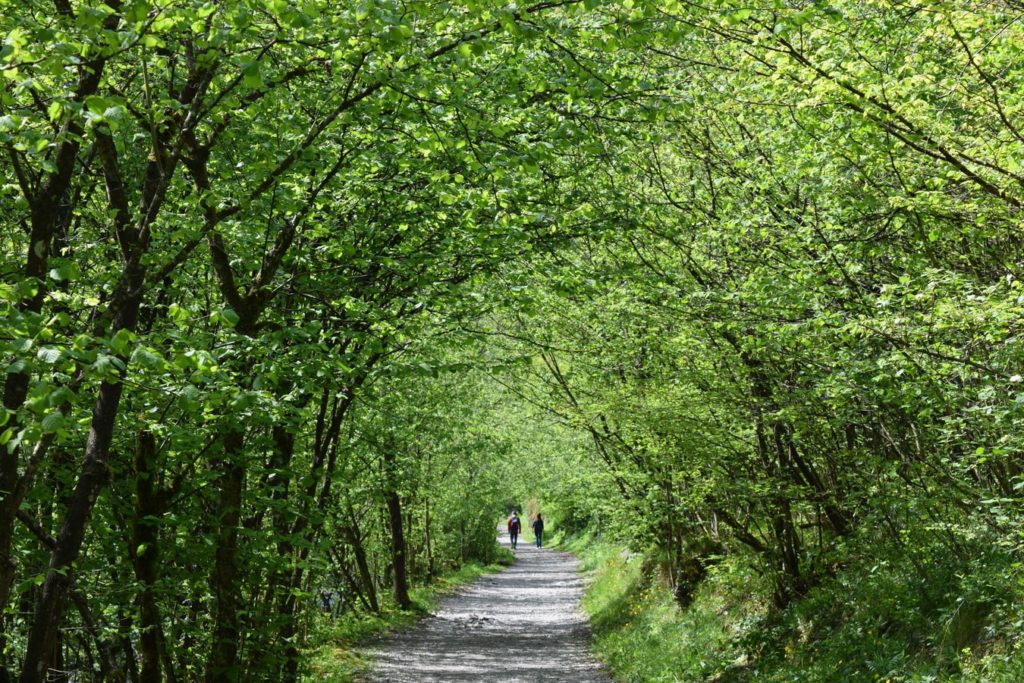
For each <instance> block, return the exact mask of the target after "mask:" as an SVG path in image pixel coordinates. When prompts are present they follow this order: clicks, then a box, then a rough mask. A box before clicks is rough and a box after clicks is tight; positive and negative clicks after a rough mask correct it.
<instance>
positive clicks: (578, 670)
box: [365, 534, 611, 683]
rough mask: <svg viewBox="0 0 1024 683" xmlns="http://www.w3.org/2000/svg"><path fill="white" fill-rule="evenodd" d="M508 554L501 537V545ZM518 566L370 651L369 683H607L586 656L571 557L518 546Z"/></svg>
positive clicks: (586, 633) (579, 583) (585, 628)
mask: <svg viewBox="0 0 1024 683" xmlns="http://www.w3.org/2000/svg"><path fill="white" fill-rule="evenodd" d="M500 541H501V543H502V544H503V545H504V546H505V547H508V545H509V539H508V536H507V534H506V535H503V536H502V537H501V539H500ZM515 552H516V563H515V564H514V565H512V566H511V567H509V568H508V569H506V570H505V571H503V572H501V573H499V574H491V575H488V576H484V577H482V578H480V579H479V580H477V581H476V582H475V583H473V584H471V585H469V586H467V587H465V588H463V589H462V590H460V591H459V592H458V593H456V594H455V595H453V596H451V597H449V598H446V599H445V600H443V601H442V602H441V603H440V604H439V605H438V608H437V610H436V611H435V613H434V614H432V615H431V616H430V617H428V618H426V619H424V620H422V621H421V622H419V623H418V624H416V625H415V626H413V627H411V628H409V629H405V630H402V631H399V632H397V633H393V634H391V635H389V636H387V637H386V638H384V639H382V640H381V641H379V642H377V643H376V644H374V645H373V646H371V652H370V653H369V655H370V656H371V657H372V658H373V659H374V660H375V661H374V665H373V668H372V669H371V671H370V673H369V675H368V677H367V678H366V679H365V680H366V681H372V682H374V683H385V682H387V683H406V682H408V683H412V682H413V681H415V682H416V683H423V682H428V681H439V682H440V681H444V682H445V683H457V682H459V681H473V682H474V683H488V682H492V681H493V682H495V683H497V682H499V681H500V682H501V683H541V682H545V681H547V682H550V683H555V682H556V681H557V682H559V683H611V678H610V677H609V676H608V675H607V674H606V673H605V672H604V671H603V670H602V669H601V665H600V664H599V663H598V662H597V660H596V659H594V658H593V656H592V655H591V654H590V639H591V633H590V625H589V623H588V622H587V617H586V616H585V615H584V614H583V612H582V611H581V610H580V604H579V603H580V598H581V596H582V594H583V589H584V587H585V585H584V580H583V578H582V577H581V576H580V575H579V573H578V572H577V568H578V561H577V560H576V558H575V557H573V556H572V555H569V554H567V553H561V552H557V551H555V550H551V549H548V548H540V549H538V548H536V547H534V546H533V545H532V544H528V543H526V542H524V541H523V540H522V538H520V541H519V547H518V549H517V550H516V551H515Z"/></svg>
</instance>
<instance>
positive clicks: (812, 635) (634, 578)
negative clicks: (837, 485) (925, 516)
mask: <svg viewBox="0 0 1024 683" xmlns="http://www.w3.org/2000/svg"><path fill="white" fill-rule="evenodd" d="M562 546H563V547H564V548H566V549H568V550H570V551H573V552H575V553H576V554H577V555H578V556H579V557H580V558H581V560H582V566H583V569H584V570H586V571H589V572H590V573H591V582H590V585H589V588H588V590H587V593H586V595H585V597H584V607H585V608H586V610H587V612H588V613H589V614H590V616H591V620H592V623H593V626H594V631H595V643H594V647H595V651H596V653H597V655H598V656H599V657H600V658H601V659H602V661H604V662H605V664H606V665H607V666H608V668H609V670H610V671H612V673H613V675H614V676H615V677H616V679H617V680H618V681H622V682H629V683H632V682H637V683H640V682H643V683H655V682H662V681H664V682H669V681H672V682H680V681H714V682H718V683H748V682H753V681H758V682H760V681H767V682H769V683H774V682H778V683H783V682H786V683H789V682H808V683H810V682H819V681H820V682H830V681H837V682H838V681H852V682H859V681H865V682H867V681H871V682H875V681H887V682H891V683H933V682H939V681H943V682H946V681H948V682H952V681H965V682H968V683H983V682H992V683H1003V682H1006V683H1010V682H1013V681H1024V650H1022V645H1024V639H1022V637H1021V635H1022V633H1024V612H1022V610H1021V607H1020V606H1021V605H1022V604H1024V580H1022V572H1021V567H1020V566H1019V565H1018V564H1014V563H1013V562H1011V561H1010V560H1009V559H1008V558H1007V557H1005V556H999V555H989V556H979V557H978V558H977V561H976V562H974V563H967V564H957V563H953V562H947V563H946V564H945V565H944V563H943V558H941V557H935V558H931V560H932V562H931V564H930V565H928V572H929V575H928V579H927V580H924V581H922V580H921V579H920V578H916V576H917V575H916V574H915V573H914V572H912V571H909V570H908V566H907V565H906V564H905V563H901V562H899V561H898V558H897V559H896V560H890V561H887V562H886V563H883V564H879V563H876V562H867V561H864V562H860V563H858V562H851V563H850V564H849V565H847V566H845V567H843V568H842V570H840V571H838V572H836V573H835V575H834V576H833V577H832V578H830V579H828V580H825V581H821V582H820V583H819V584H818V585H817V586H816V587H815V588H813V589H812V590H810V591H809V592H808V593H807V595H806V596H805V597H804V598H803V599H800V600H797V601H796V602H794V603H792V604H790V605H789V606H788V607H787V609H785V610H782V611H781V612H780V611H778V610H775V609H773V608H772V607H771V604H770V600H769V596H770V594H771V591H770V588H769V586H768V585H767V583H766V581H765V580H764V578H763V577H761V576H759V575H758V573H757V572H756V571H754V569H753V568H752V565H750V564H749V563H747V564H746V565H745V564H744V563H743V562H740V561H737V560H736V559H735V558H734V559H731V560H729V561H728V562H726V561H723V562H720V563H719V564H716V565H714V566H712V568H711V570H710V572H709V575H708V577H707V578H706V579H705V580H704V581H703V582H702V583H701V584H700V585H699V586H698V587H697V589H696V591H695V593H694V598H693V601H692V603H691V604H690V605H689V606H688V607H687V608H685V609H680V608H679V607H678V606H677V604H676V603H675V601H674V600H673V599H672V592H671V590H670V589H669V587H668V586H667V585H665V583H664V581H663V579H662V578H661V574H662V572H661V571H659V568H658V563H657V562H656V561H655V560H654V559H653V555H651V554H647V555H645V554H638V553H630V552H627V551H624V550H623V549H622V547H621V546H619V545H615V544H613V543H611V542H609V541H608V540H601V541H595V540H594V539H593V538H591V537H589V536H579V537H575V538H572V539H568V540H566V541H564V542H563V544H562ZM947 565H948V566H947ZM918 567H919V568H920V565H919V566H918Z"/></svg>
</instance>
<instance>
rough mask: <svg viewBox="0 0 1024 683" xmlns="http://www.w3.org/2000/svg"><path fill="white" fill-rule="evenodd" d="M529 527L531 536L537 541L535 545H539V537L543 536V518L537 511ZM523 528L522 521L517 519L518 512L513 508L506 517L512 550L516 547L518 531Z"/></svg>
mask: <svg viewBox="0 0 1024 683" xmlns="http://www.w3.org/2000/svg"><path fill="white" fill-rule="evenodd" d="M530 527H531V528H532V529H533V537H534V539H535V540H536V541H537V547H538V548H539V547H540V545H541V538H542V537H543V536H544V519H543V518H542V517H541V516H540V513H539V512H538V513H537V516H536V517H534V518H533V522H531V524H530ZM522 530H523V522H522V520H520V519H519V514H518V513H516V512H515V511H514V510H513V511H512V515H511V516H510V517H509V518H508V538H509V543H510V545H511V546H512V550H515V549H516V545H517V543H518V540H519V532H521V531H522Z"/></svg>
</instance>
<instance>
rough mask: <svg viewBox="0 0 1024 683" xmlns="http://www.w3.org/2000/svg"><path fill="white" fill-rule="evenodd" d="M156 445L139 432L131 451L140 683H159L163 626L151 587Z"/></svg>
mask: <svg viewBox="0 0 1024 683" xmlns="http://www.w3.org/2000/svg"><path fill="white" fill-rule="evenodd" d="M155 460H156V441H155V439H154V438H153V434H152V433H151V432H147V431H143V432H140V433H139V435H138V438H137V441H136V450H135V515H134V519H132V546H131V549H130V550H131V556H132V564H133V565H134V568H135V578H136V579H137V580H138V582H139V585H140V586H141V587H142V590H141V592H140V593H139V598H138V600H139V657H140V659H141V665H140V668H139V681H140V683H161V681H162V680H163V679H162V676H161V663H162V661H163V656H162V653H161V651H160V650H161V648H162V647H163V642H164V639H163V624H162V619H161V616H160V608H159V606H158V604H157V599H156V594H155V591H154V587H155V585H156V582H157V578H158V576H159V564H160V539H159V533H158V528H157V520H158V519H159V518H160V517H162V516H163V514H164V500H163V496H162V495H161V494H160V492H158V491H157V488H156V474H157V473H156V462H155Z"/></svg>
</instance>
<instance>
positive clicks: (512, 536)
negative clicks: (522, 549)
mask: <svg viewBox="0 0 1024 683" xmlns="http://www.w3.org/2000/svg"><path fill="white" fill-rule="evenodd" d="M522 530H523V523H522V521H520V519H519V515H517V514H516V513H515V511H514V510H513V511H512V516H511V517H509V518H508V538H509V543H510V545H511V546H512V550H515V549H516V541H517V540H518V538H519V532H520V531H522Z"/></svg>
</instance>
